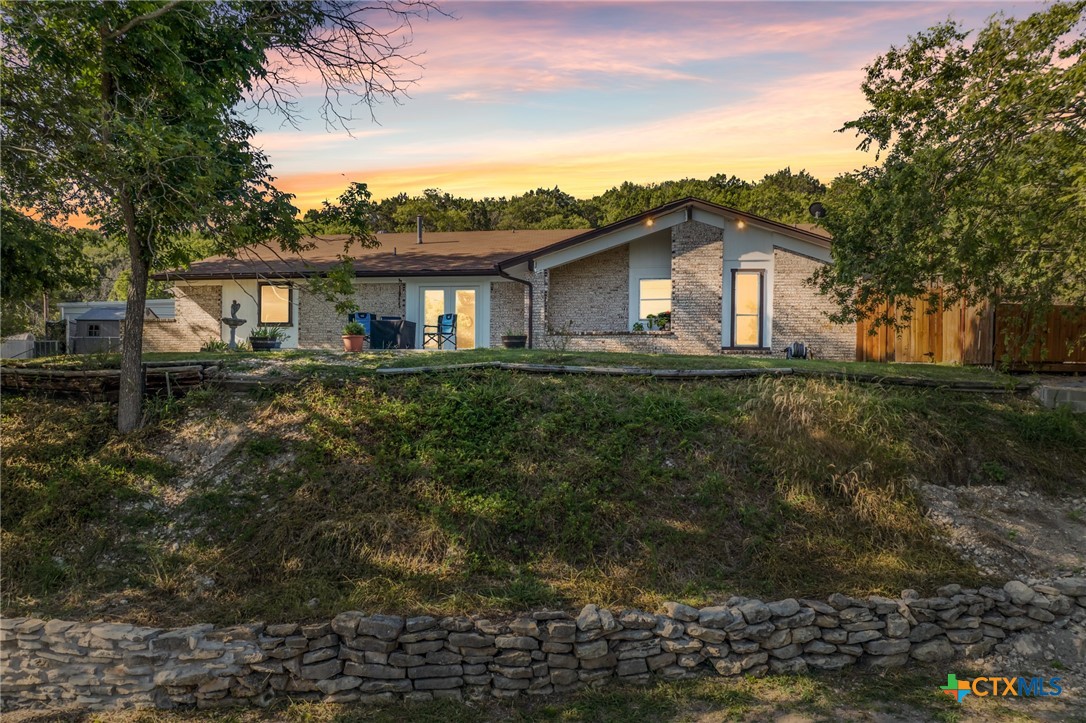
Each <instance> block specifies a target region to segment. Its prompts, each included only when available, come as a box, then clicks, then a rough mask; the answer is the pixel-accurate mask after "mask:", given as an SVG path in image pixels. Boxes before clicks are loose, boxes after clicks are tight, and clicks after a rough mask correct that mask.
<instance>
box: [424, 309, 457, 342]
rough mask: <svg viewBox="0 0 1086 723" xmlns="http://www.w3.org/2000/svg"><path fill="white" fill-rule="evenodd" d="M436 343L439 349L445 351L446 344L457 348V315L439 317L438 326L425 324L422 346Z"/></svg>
mask: <svg viewBox="0 0 1086 723" xmlns="http://www.w3.org/2000/svg"><path fill="white" fill-rule="evenodd" d="M430 341H432V342H434V343H435V344H437V348H438V349H444V348H445V344H446V343H451V344H452V348H453V349H455V348H456V314H442V315H441V316H439V317H437V324H424V325H423V327H422V345H423V346H424V347H425V346H426V343H427V342H430Z"/></svg>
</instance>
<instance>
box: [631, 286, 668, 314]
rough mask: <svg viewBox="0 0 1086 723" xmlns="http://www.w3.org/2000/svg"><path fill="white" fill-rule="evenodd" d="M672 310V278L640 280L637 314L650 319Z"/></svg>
mask: <svg viewBox="0 0 1086 723" xmlns="http://www.w3.org/2000/svg"><path fill="white" fill-rule="evenodd" d="M669 311H671V279H641V280H640V281H639V282H638V297H637V316H638V318H639V319H642V320H645V319H648V317H649V314H652V315H654V316H659V315H660V314H662V313H664V312H669Z"/></svg>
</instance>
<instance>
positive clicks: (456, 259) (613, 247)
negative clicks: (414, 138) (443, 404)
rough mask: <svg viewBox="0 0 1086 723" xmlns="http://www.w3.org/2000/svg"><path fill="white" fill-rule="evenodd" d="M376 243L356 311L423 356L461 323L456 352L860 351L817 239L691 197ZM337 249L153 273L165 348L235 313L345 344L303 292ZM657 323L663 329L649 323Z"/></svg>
mask: <svg viewBox="0 0 1086 723" xmlns="http://www.w3.org/2000/svg"><path fill="white" fill-rule="evenodd" d="M377 239H378V241H379V242H380V245H379V246H378V247H377V248H372V249H356V250H354V251H353V252H352V256H353V257H354V268H355V277H356V278H355V280H354V301H355V303H356V304H357V306H358V309H359V310H360V311H365V312H372V313H374V314H377V315H380V316H393V317H400V318H404V319H406V320H408V321H412V322H415V324H416V339H415V346H416V347H423V346H424V338H423V326H424V324H433V323H435V321H436V319H437V317H438V316H439V315H441V314H444V313H455V314H456V315H457V333H456V346H457V348H461V349H463V348H474V347H496V346H500V345H501V336H502V335H505V334H527V335H528V336H529V343H530V344H531V345H532V346H534V347H536V348H543V347H547V346H550V345H554V344H558V343H560V344H562V345H564V346H565V347H566V348H568V349H573V350H585V351H639V352H671V353H687V354H717V353H721V352H725V353H747V354H762V355H766V354H774V355H779V354H781V353H783V350H784V348H785V347H786V346H787V345H788V344H790V343H792V342H795V341H800V342H804V343H806V344H807V345H808V346H809V347H811V348H812V349H813V350H814V352H815V354H816V355H817V356H819V357H821V358H834V359H852V358H853V357H854V355H855V348H856V328H855V325H836V324H833V323H831V322H830V321H829V320H828V318H827V317H826V313H825V312H828V311H830V310H831V308H832V305H831V302H830V301H829V300H828V299H826V298H824V297H821V296H820V295H819V294H818V293H817V291H816V290H815V289H814V288H812V287H811V286H810V285H808V284H806V283H805V282H806V280H807V279H808V278H809V277H810V276H811V273H812V272H813V271H814V270H815V269H816V268H818V267H819V266H820V265H822V264H825V263H827V262H829V261H830V240H829V238H828V237H827V236H826V234H825V233H824V232H820V231H819V230H818V229H814V228H801V227H798V226H790V225H787V224H783V223H778V222H776V221H772V220H770V219H767V218H762V217H760V216H755V215H753V214H749V213H745V212H742V211H738V210H736V209H732V208H727V207H724V206H719V205H716V204H713V203H708V202H706V201H701V200H698V199H693V198H687V199H683V200H680V201H675V202H672V203H668V204H665V205H663V206H660V207H658V208H654V209H652V210H650V211H646V212H644V213H640V214H637V215H636V216H631V217H630V218H627V219H624V220H622V221H619V222H617V223H614V224H611V225H610V226H606V227H603V228H599V229H592V230H583V229H566V230H517V231H474V232H445V233H426V234H425V235H423V234H421V233H420V234H411V233H380V234H378V235H377ZM343 241H344V237H342V236H327V237H320V238H319V239H316V241H315V247H314V248H313V249H311V250H309V251H307V252H305V253H304V254H302V255H301V256H300V257H299V256H285V255H280V254H278V253H276V252H274V251H273V250H271V249H266V248H263V247H251V248H248V249H244V250H242V251H241V252H239V253H238V254H237V256H236V257H227V256H219V257H214V258H209V259H205V260H203V261H198V262H196V263H193V264H192V265H190V266H189V267H188V268H187V269H183V270H177V271H170V272H165V273H161V274H157V275H156V276H155V278H156V279H158V280H163V281H169V282H171V283H172V285H173V286H172V288H173V293H174V295H175V302H176V310H175V319H176V322H177V323H176V327H177V328H176V329H175V330H174V331H175V338H174V341H173V342H171V346H170V347H169V348H171V349H173V350H181V349H182V347H184V348H189V347H191V348H192V349H197V348H199V346H200V344H202V343H203V342H205V341H207V340H208V339H210V338H214V339H228V338H229V328H228V327H227V326H226V325H225V324H224V323H223V322H222V319H223V318H224V317H229V316H230V310H231V306H232V304H233V303H234V302H237V303H238V304H239V305H240V308H239V310H238V315H237V316H238V318H240V319H245V320H246V323H245V325H243V326H241V327H239V329H238V338H239V339H245V338H246V337H247V336H248V334H249V332H250V331H252V330H253V328H254V327H256V326H257V325H264V326H277V327H280V328H281V329H282V330H283V332H284V333H285V339H284V342H283V347H284V348H328V349H332V348H342V347H341V341H340V335H341V333H342V328H343V325H344V323H345V321H346V319H345V317H344V316H343V315H342V314H339V313H337V312H336V311H335V308H334V304H332V303H330V302H328V301H326V300H325V299H324V298H322V297H320V296H317V295H314V294H312V293H311V292H310V291H309V290H307V288H306V285H305V284H303V283H300V282H301V281H302V280H303V279H305V278H306V277H308V276H312V275H314V274H319V273H321V271H322V270H327V269H328V268H330V267H331V266H332V265H333V264H336V263H338V258H337V254H338V253H340V252H342V248H343ZM663 312H670V324H669V325H668V326H667V327H666V328H664V329H659V328H655V327H652V326H651V325H649V324H648V323H647V321H648V319H649V317H650V315H652V316H654V317H655V316H658V315H660V314H661V313H663ZM664 316H665V317H667V316H668V314H664ZM427 345H429V346H434V342H432V341H431V342H429V343H428V344H427ZM159 348H160V347H159V346H158V343H157V342H156V343H151V344H149V349H156V350H157V349H159Z"/></svg>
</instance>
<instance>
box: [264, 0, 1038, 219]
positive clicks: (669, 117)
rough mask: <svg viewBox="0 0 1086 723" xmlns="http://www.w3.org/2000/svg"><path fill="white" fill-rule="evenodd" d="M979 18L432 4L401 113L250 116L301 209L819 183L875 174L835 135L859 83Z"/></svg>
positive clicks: (811, 10)
mask: <svg viewBox="0 0 1086 723" xmlns="http://www.w3.org/2000/svg"><path fill="white" fill-rule="evenodd" d="M1040 7H1041V5H1039V4H1037V3H1022V2H1019V3H992V2H957V3H928V2H893V3H873V2H760V3H751V2H635V3H623V2H604V3H588V2H580V3H558V2H446V3H443V4H442V8H443V9H444V10H446V11H447V12H449V13H451V14H452V15H454V16H455V18H447V17H441V16H432V17H431V18H430V20H429V21H425V22H423V21H419V22H416V23H415V24H414V36H413V38H414V42H413V45H412V49H413V50H414V52H416V53H421V54H422V55H420V56H419V58H418V61H419V62H420V64H421V66H422V67H421V68H405V74H407V75H412V74H415V75H418V76H419V80H418V82H417V83H416V84H415V85H414V86H412V88H411V90H410V97H409V98H404V99H403V100H402V103H401V104H399V105H396V104H392V103H388V102H386V103H384V104H382V105H380V106H378V107H377V108H376V110H375V115H376V118H377V121H378V123H377V124H375V123H373V122H372V121H371V120H370V116H369V112H368V110H366V109H364V108H363V109H361V110H360V111H356V113H357V115H358V116H359V117H358V119H357V120H356V121H355V122H354V123H353V131H352V133H351V134H350V135H349V134H347V133H346V132H344V131H343V130H341V129H340V130H335V129H333V130H329V129H326V127H325V124H324V122H323V121H322V120H321V119H320V117H319V114H318V113H317V109H318V106H319V99H320V91H319V88H318V87H317V86H316V85H315V84H313V85H305V86H303V88H302V91H303V95H304V97H303V99H302V108H303V109H304V111H305V114H306V116H307V120H305V121H304V122H303V123H302V127H301V128H300V129H298V130H295V129H293V128H292V127H290V126H284V125H283V124H282V123H281V119H279V118H276V117H272V116H261V117H259V118H258V119H257V124H258V126H259V127H261V128H262V129H263V130H262V132H261V133H260V134H259V135H258V138H257V143H258V144H259V145H261V146H262V147H263V148H264V149H265V150H266V151H267V152H268V154H269V156H270V158H271V161H272V163H273V166H274V173H275V174H276V175H277V176H279V179H280V181H279V186H280V187H281V188H282V189H284V190H287V191H291V192H294V193H296V194H298V201H299V205H300V206H301V207H303V208H309V207H311V206H315V205H317V204H318V203H319V202H320V201H321V200H323V199H325V198H330V197H334V196H335V195H337V194H338V193H339V192H340V191H341V190H342V189H343V188H344V187H346V185H347V183H348V182H350V181H362V182H366V183H368V184H369V185H370V188H371V189H372V190H373V191H374V193H375V195H376V196H377V197H378V198H381V197H385V196H388V195H393V194H395V193H398V192H400V191H406V192H408V193H418V192H421V191H422V190H423V189H426V188H435V187H436V188H441V189H443V190H446V191H449V192H451V193H455V194H459V195H468V196H475V197H481V196H484V195H511V194H515V193H520V192H523V191H526V190H529V189H532V188H537V187H553V186H556V185H557V186H560V187H561V188H562V189H563V190H565V191H567V192H570V193H573V194H574V195H577V196H589V195H593V194H596V193H599V192H602V191H604V190H606V189H607V188H609V187H611V186H613V185H617V184H619V183H621V182H622V181H626V180H629V181H636V182H651V181H663V180H667V179H669V178H682V177H706V176H709V175H711V174H713V173H728V174H735V175H738V176H740V177H743V178H747V179H749V180H756V179H758V178H760V177H761V176H762V175H764V174H765V173H769V172H772V171H775V170H778V169H780V168H783V167H784V166H791V167H792V169H793V170H799V169H801V168H805V169H807V170H809V171H810V172H812V173H814V174H815V175H817V176H819V177H821V178H822V179H823V180H826V181H829V180H830V179H832V178H833V177H834V176H835V175H837V174H838V173H841V172H843V171H848V170H852V169H854V168H858V167H861V166H862V165H864V164H865V163H871V162H873V161H874V159H873V158H872V157H871V156H869V155H867V154H862V153H860V152H858V151H856V150H855V146H856V140H855V138H854V137H852V136H850V135H846V134H842V133H835V132H834V131H835V130H836V129H838V128H840V127H841V125H842V124H843V123H844V122H845V121H847V120H850V119H852V118H855V117H856V116H858V115H859V114H860V113H861V112H862V110H863V108H864V102H863V96H862V94H861V92H860V83H861V81H862V80H863V67H864V65H866V64H867V63H869V62H870V61H871V60H873V59H874V58H875V57H876V56H877V55H878V54H879V53H881V52H884V51H885V50H886V49H888V48H889V47H890V46H891V45H893V44H902V43H904V42H905V41H906V40H907V37H908V35H909V34H912V33H915V32H918V31H920V30H923V29H924V28H927V27H930V26H931V25H933V24H935V23H938V22H941V21H944V20H946V19H948V18H953V19H955V20H958V21H960V22H962V23H963V24H964V25H965V26H966V27H967V28H977V27H979V26H980V25H981V24H983V22H984V21H985V19H986V18H988V17H989V16H990V15H992V14H993V13H995V12H998V11H1003V12H1005V13H1006V14H1007V15H1011V16H1015V17H1024V16H1026V15H1028V14H1029V13H1030V12H1033V11H1035V10H1037V9H1039V8H1040Z"/></svg>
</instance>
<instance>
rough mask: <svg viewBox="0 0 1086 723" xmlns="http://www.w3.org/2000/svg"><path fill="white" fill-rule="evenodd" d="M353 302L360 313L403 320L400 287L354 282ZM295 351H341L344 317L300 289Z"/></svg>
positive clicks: (404, 314) (402, 295)
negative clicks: (401, 318)
mask: <svg viewBox="0 0 1086 723" xmlns="http://www.w3.org/2000/svg"><path fill="white" fill-rule="evenodd" d="M352 285H353V286H354V295H353V297H352V298H353V299H354V302H355V304H357V305H358V310H359V311H366V312H371V313H374V314H377V315H384V316H406V315H407V311H406V301H405V300H406V296H407V295H406V291H405V288H404V285H403V284H402V283H374V282H372V281H370V282H367V281H364V280H362V279H355V280H354V281H353V282H352ZM297 293H298V348H299V349H340V350H342V349H343V340H342V338H341V337H342V336H343V325H344V324H346V323H347V317H346V315H345V314H341V313H339V312H338V311H336V305H335V304H334V303H333V302H330V301H327V300H326V299H324V298H323V297H321V296H317V295H314V294H312V293H310V292H309V291H308V290H306V289H305V287H304V286H299V287H298V290H297Z"/></svg>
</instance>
